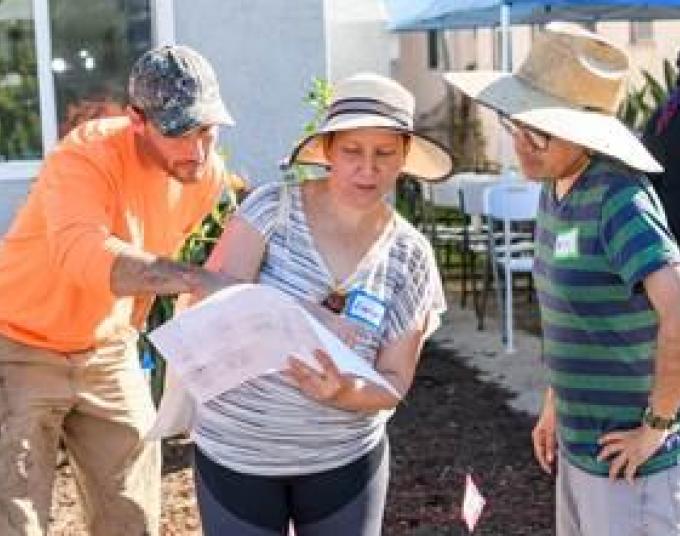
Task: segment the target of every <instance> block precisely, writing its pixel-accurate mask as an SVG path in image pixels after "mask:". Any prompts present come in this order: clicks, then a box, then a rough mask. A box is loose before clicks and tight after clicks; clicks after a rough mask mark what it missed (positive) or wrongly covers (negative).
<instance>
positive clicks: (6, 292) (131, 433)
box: [0, 46, 232, 536]
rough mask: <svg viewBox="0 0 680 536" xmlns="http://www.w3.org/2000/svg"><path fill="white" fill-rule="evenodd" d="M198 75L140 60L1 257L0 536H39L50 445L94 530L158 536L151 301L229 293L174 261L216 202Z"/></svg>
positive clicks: (180, 61) (62, 154)
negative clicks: (145, 329) (148, 344)
mask: <svg viewBox="0 0 680 536" xmlns="http://www.w3.org/2000/svg"><path fill="white" fill-rule="evenodd" d="M231 123H232V121H231V118H230V116H229V114H228V113H227V110H226V109H225V106H224V104H223V102H222V100H221V98H220V94H219V87H218V83H217V79H216V77H215V74H214V72H213V70H212V68H211V67H210V65H209V64H208V62H207V61H206V60H205V59H204V58H203V57H202V56H200V55H199V54H197V53H196V52H195V51H193V50H191V49H189V48H187V47H182V46H172V47H161V48H158V49H155V50H152V51H150V52H147V53H146V54H144V55H143V56H142V57H141V58H140V59H139V60H138V61H137V63H136V64H135V66H134V67H133V69H132V72H131V74H130V84H129V106H128V107H127V109H126V115H125V116H122V117H115V118H108V119H100V120H95V121H91V122H88V123H86V124H84V125H82V126H81V127H79V128H77V129H75V130H74V131H72V132H71V133H70V134H69V135H68V136H67V137H66V138H64V139H63V140H62V142H61V143H60V144H59V145H58V147H57V148H56V149H55V150H54V151H53V152H52V153H51V154H50V155H48V156H47V157H46V158H45V162H44V165H43V167H42V170H41V171H40V175H39V177H38V179H37V181H36V182H35V184H34V185H33V189H32V191H31V193H30V195H29V197H28V200H27V203H26V205H25V206H24V207H23V209H22V210H21V211H20V213H19V214H18V216H17V218H16V220H15V221H14V223H13V225H12V227H11V228H10V230H9V232H8V233H7V235H6V236H5V238H4V241H3V242H2V243H0V534H2V536H18V535H31V536H32V535H42V534H45V533H46V530H47V524H48V516H49V509H50V501H51V493H52V486H53V480H54V470H55V461H56V452H57V447H58V443H59V440H60V438H63V440H64V443H65V445H66V447H67V450H68V454H69V457H70V461H71V463H72V466H73V469H74V473H75V475H76V479H77V483H78V488H79V491H80V492H81V497H82V499H83V501H82V502H83V506H84V510H85V513H86V517H87V522H88V526H89V528H90V532H91V533H92V534H95V535H101V536H115V535H125V536H141V535H143V534H144V535H152V536H153V535H156V534H158V529H159V514H160V446H159V445H158V444H157V443H145V442H143V441H142V435H143V433H144V431H145V429H146V428H147V427H148V426H149V425H150V423H151V421H152V420H153V418H154V415H155V412H154V408H153V405H152V402H151V399H150V396H149V389H148V386H147V384H146V382H145V381H144V377H143V374H142V371H141V370H140V367H139V360H138V356H137V352H136V341H137V330H138V328H139V327H140V326H141V324H142V323H143V321H144V319H145V317H146V314H147V312H148V309H149V306H150V304H151V302H152V300H153V297H154V296H155V295H163V294H175V293H181V292H195V293H198V294H199V295H205V294H208V293H210V292H211V291H212V290H214V289H216V288H219V287H220V286H222V285H223V283H224V281H223V280H222V279H221V278H220V277H219V276H218V275H215V274H212V273H210V272H207V271H205V270H204V269H203V268H199V267H195V266H189V265H186V264H182V263H179V262H175V261H173V260H171V258H170V257H171V256H172V254H173V253H175V252H176V251H177V249H178V248H179V247H180V246H181V244H182V242H183V240H184V239H185V237H186V236H187V234H188V233H189V232H190V231H191V230H192V228H193V227H194V226H195V225H196V224H197V223H199V222H200V221H201V220H202V218H203V217H204V216H205V215H206V214H207V213H208V212H209V211H210V209H211V208H212V207H213V206H214V204H215V203H216V202H217V200H218V198H219V196H220V193H221V191H222V187H223V185H224V177H225V172H224V169H223V167H222V164H221V159H220V158H219V157H218V155H217V154H216V152H215V141H216V137H217V130H218V125H220V124H231Z"/></svg>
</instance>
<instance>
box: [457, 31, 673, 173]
mask: <svg viewBox="0 0 680 536" xmlns="http://www.w3.org/2000/svg"><path fill="white" fill-rule="evenodd" d="M628 68H629V60H628V56H627V55H626V53H625V52H624V51H623V50H621V49H620V48H619V47H617V46H616V45H614V44H612V43H610V42H609V41H608V40H606V39H605V38H603V37H602V36H600V35H598V34H595V33H593V32H590V31H588V30H585V29H584V28H581V27H580V26H577V25H575V24H567V23H551V24H549V25H548V26H546V28H545V31H544V32H541V33H540V34H539V35H538V36H537V37H536V39H535V41H534V44H533V46H532V48H531V50H530V51H529V55H528V57H527V59H526V60H525V62H524V63H523V64H522V65H521V66H520V68H519V70H518V72H517V73H515V74H509V73H502V72H497V71H465V72H452V73H447V74H445V75H444V78H445V79H446V81H447V82H449V83H450V84H452V85H453V86H455V87H457V88H458V89H460V90H461V91H463V93H465V94H467V95H469V96H470V97H471V98H472V99H474V100H475V101H478V102H479V103H480V104H483V105H485V106H488V107H490V108H493V109H494V110H497V111H498V112H501V113H503V114H505V115H507V116H509V117H510V118H512V119H514V120H516V121H518V122H520V123H523V124H525V125H528V126H531V127H534V128H537V129H539V130H541V131H543V132H546V133H548V134H551V135H553V136H555V137H557V138H562V139H564V140H568V141H571V142H573V143H575V144H577V145H580V146H582V147H585V148H587V149H591V150H593V151H596V152H598V153H602V154H604V155H607V156H610V157H612V158H615V159H617V160H619V161H621V162H623V163H625V164H626V165H628V166H630V167H632V168H634V169H638V170H640V171H651V172H657V171H661V170H662V168H661V166H660V165H659V163H658V162H657V161H656V160H654V158H653V157H652V156H651V155H650V154H649V152H648V151H647V149H645V147H644V146H643V145H642V144H641V143H640V141H639V140H638V139H637V137H636V136H635V135H634V134H633V133H632V132H631V131H630V130H629V129H628V128H627V127H626V126H625V125H624V124H623V123H622V122H621V121H619V120H618V119H617V118H616V116H615V114H616V111H617V109H618V107H619V104H620V103H621V98H622V92H623V86H624V82H625V79H626V76H627V75H628Z"/></svg>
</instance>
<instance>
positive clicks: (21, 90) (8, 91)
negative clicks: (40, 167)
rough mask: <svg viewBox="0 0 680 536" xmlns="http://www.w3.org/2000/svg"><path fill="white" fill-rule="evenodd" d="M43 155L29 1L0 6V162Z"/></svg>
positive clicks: (32, 27) (32, 26)
mask: <svg viewBox="0 0 680 536" xmlns="http://www.w3.org/2000/svg"><path fill="white" fill-rule="evenodd" d="M41 154H42V134H41V126H40V98H39V94H38V68H37V60H36V53H35V27H34V24H33V11H32V6H31V0H20V1H18V2H16V1H15V2H2V3H0V162H8V161H16V160H19V161H21V160H35V159H36V158H40V156H41Z"/></svg>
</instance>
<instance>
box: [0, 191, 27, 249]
mask: <svg viewBox="0 0 680 536" xmlns="http://www.w3.org/2000/svg"><path fill="white" fill-rule="evenodd" d="M30 186H31V183H30V181H28V180H2V181H0V239H1V238H2V235H3V234H5V231H7V229H8V228H9V225H10V223H12V220H13V219H14V216H15V215H16V213H17V210H18V209H19V207H20V206H21V205H22V204H23V203H24V201H25V200H26V195H27V194H28V189H29V188H30Z"/></svg>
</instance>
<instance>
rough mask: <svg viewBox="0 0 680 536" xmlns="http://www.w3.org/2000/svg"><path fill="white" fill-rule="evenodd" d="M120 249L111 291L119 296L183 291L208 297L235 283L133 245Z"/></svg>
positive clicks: (114, 262)
mask: <svg viewBox="0 0 680 536" xmlns="http://www.w3.org/2000/svg"><path fill="white" fill-rule="evenodd" d="M117 249H118V253H117V255H116V258H115V260H114V261H113V265H112V267H111V291H112V292H113V294H115V295H116V296H133V295H137V294H158V295H168V294H178V293H182V292H192V293H195V294H197V295H201V296H204V295H207V294H210V293H211V292H214V291H215V290H218V289H220V288H222V287H224V286H226V285H227V284H229V283H230V282H233V281H232V280H231V279H230V278H228V277H226V276H225V275H224V274H215V273H212V272H209V271H207V270H205V269H204V268H201V267H199V266H193V265H190V264H186V263H182V262H177V261H174V260H172V259H168V258H166V257H159V256H156V255H153V254H151V253H148V252H146V251H141V250H139V249H137V248H134V247H133V246H130V245H125V244H122V245H121V244H119V247H118V248H117Z"/></svg>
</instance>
